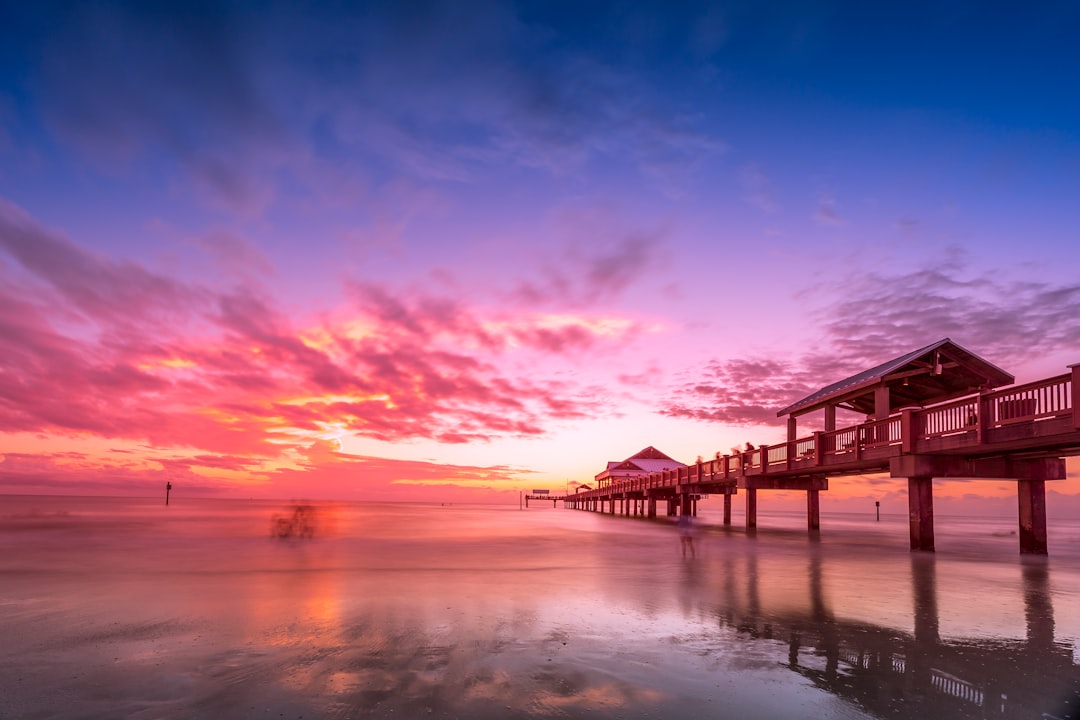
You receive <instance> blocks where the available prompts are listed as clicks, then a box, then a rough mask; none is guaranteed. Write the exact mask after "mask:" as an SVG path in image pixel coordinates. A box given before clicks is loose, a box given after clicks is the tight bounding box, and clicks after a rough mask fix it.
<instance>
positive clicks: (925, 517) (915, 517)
mask: <svg viewBox="0 0 1080 720" xmlns="http://www.w3.org/2000/svg"><path fill="white" fill-rule="evenodd" d="M908 522H909V525H910V533H911V549H912V550H929V551H930V552H933V551H934V479H933V478H932V477H929V476H925V475H924V476H918V477H909V478H908Z"/></svg>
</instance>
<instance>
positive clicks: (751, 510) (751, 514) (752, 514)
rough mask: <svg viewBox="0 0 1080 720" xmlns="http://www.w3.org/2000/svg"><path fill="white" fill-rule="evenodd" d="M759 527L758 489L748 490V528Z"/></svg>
mask: <svg viewBox="0 0 1080 720" xmlns="http://www.w3.org/2000/svg"><path fill="white" fill-rule="evenodd" d="M756 527H757V489H755V488H746V528H747V530H749V529H750V528H756Z"/></svg>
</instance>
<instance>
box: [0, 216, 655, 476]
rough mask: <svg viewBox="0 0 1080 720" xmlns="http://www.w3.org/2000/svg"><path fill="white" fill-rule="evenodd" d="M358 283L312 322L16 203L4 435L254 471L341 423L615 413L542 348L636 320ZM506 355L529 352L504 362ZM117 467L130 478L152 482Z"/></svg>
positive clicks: (616, 335)
mask: <svg viewBox="0 0 1080 720" xmlns="http://www.w3.org/2000/svg"><path fill="white" fill-rule="evenodd" d="M631 264H632V263H631ZM351 292H352V293H353V297H354V299H355V303H354V304H353V305H352V306H350V307H347V308H342V309H339V311H338V313H337V315H336V316H335V319H327V318H321V319H319V318H316V319H313V320H306V321H301V320H298V319H295V318H291V317H288V316H286V315H285V314H284V313H282V312H281V311H280V310H279V309H277V308H276V306H275V304H274V303H273V301H272V300H271V299H270V298H269V297H268V296H266V295H265V294H264V293H263V292H262V291H261V290H259V289H258V288H257V287H247V288H243V289H233V290H230V291H227V292H222V291H218V290H214V289H213V288H210V287H203V286H199V285H195V284H191V283H183V282H180V281H176V280H170V279H168V278H164V277H161V276H158V275H156V274H154V273H152V272H150V271H148V270H146V269H145V268H143V267H141V266H139V265H137V264H135V263H130V262H114V261H112V260H110V259H108V258H106V257H103V256H99V255H95V254H92V253H89V252H87V251H85V250H84V249H82V248H80V247H79V246H78V245H76V244H75V243H73V242H71V241H69V240H67V239H66V238H63V237H62V236H60V235H58V234H57V233H55V232H53V231H50V230H48V229H46V228H43V227H41V226H40V225H38V224H37V223H36V222H35V221H34V220H32V219H31V218H30V217H29V216H27V215H26V214H25V213H24V212H22V211H21V210H19V209H18V208H16V207H15V206H13V205H11V204H10V203H5V204H3V205H0V330H2V331H3V332H2V334H0V351H2V352H4V354H5V364H4V372H2V373H0V432H7V433H17V432H44V433H56V434H58V435H60V436H68V437H107V438H116V439H125V440H128V441H132V442H138V443H146V444H148V446H149V448H150V450H148V451H147V452H146V453H143V455H144V456H145V457H153V459H154V461H155V462H159V463H160V464H161V465H162V467H163V468H166V469H167V470H168V471H170V472H190V470H191V468H193V467H196V466H200V467H204V468H206V467H209V468H215V469H220V470H226V469H231V470H236V471H245V469H246V468H250V467H255V466H256V465H258V463H259V462H262V461H267V460H275V459H276V460H280V459H281V458H282V457H283V456H284V455H285V454H286V453H288V452H289V451H295V450H299V449H302V448H304V447H306V446H308V445H310V443H312V442H313V441H318V440H319V439H322V438H326V437H329V436H332V435H333V434H335V433H336V434H338V435H340V434H355V435H359V436H366V437H370V438H374V439H378V440H383V441H388V442H396V441H400V440H405V439H428V440H434V441H437V442H441V443H447V444H459V443H465V442H484V441H490V440H494V439H497V438H502V437H533V436H538V435H541V434H543V433H544V432H545V431H546V429H547V427H548V426H549V425H550V424H551V423H553V422H558V421H560V420H566V419H574V418H580V417H583V416H585V415H587V414H589V413H592V412H598V411H599V410H600V409H601V408H602V407H603V401H602V399H601V398H602V394H601V393H598V392H596V389H595V388H587V387H583V386H582V385H581V384H580V382H579V381H575V380H572V379H569V378H565V377H558V376H557V375H555V374H548V373H546V372H545V371H544V370H543V363H544V362H545V359H546V358H553V357H556V358H557V357H562V356H564V355H568V354H572V353H574V352H577V351H582V350H585V349H589V348H594V347H598V346H603V345H608V346H611V347H618V346H619V345H621V344H622V343H625V342H626V341H627V339H628V338H632V337H633V335H634V333H636V332H637V329H636V327H635V325H634V323H632V322H626V321H622V320H617V321H613V320H612V319H610V318H590V317H587V316H572V315H560V316H547V315H541V314H535V313H533V312H531V311H528V312H526V311H517V310H515V309H514V308H500V309H498V310H496V311H492V310H490V309H486V308H483V307H480V306H475V305H470V304H468V303H467V302H465V300H464V299H463V298H461V297H439V296H433V295H426V294H419V295H416V294H409V295H408V296H407V299H406V296H405V295H403V294H401V293H398V292H396V291H394V290H392V289H390V288H387V287H382V286H374V285H364V286H360V285H356V286H353V287H352V289H351ZM510 354H515V356H516V357H517V358H518V360H517V361H516V362H514V363H504V362H502V359H503V357H504V356H508V355H510ZM163 450H176V451H181V450H182V452H180V453H179V454H175V453H174V454H173V455H170V456H168V457H165V456H162V454H161V453H162V451H163ZM214 458H218V459H214ZM220 458H231V459H229V460H220ZM245 458H246V459H245ZM14 462H15V460H10V461H9V467H8V472H9V473H14V474H15V475H19V474H20V473H21V472H22V471H21V470H17V469H12V467H13V466H11V465H10V463H14ZM103 467H105V468H107V469H108V473H109V476H110V477H113V478H116V481H117V482H124V481H127V480H131V481H132V482H134V481H135V479H136V478H138V477H141V475H140V473H135V472H134V471H130V472H129V471H128V470H126V469H125V468H124V467H123V466H118V465H116V464H115V463H113V464H108V463H107V464H105V465H103ZM49 470H50V471H53V470H55V468H50V469H49ZM141 472H142V474H145V472H144V471H141ZM45 474H47V473H40V476H42V477H44V476H45ZM62 475H63V476H64V477H73V476H72V473H71V471H67V472H65V473H62ZM198 482H199V483H201V484H202V485H205V486H207V487H210V486H212V483H209V484H208V481H206V480H205V479H198Z"/></svg>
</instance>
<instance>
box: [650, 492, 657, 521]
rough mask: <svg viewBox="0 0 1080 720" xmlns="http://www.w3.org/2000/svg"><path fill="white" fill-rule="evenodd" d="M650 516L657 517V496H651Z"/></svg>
mask: <svg viewBox="0 0 1080 720" xmlns="http://www.w3.org/2000/svg"><path fill="white" fill-rule="evenodd" d="M649 517H650V518H654V517H656V498H654V497H651V498H649Z"/></svg>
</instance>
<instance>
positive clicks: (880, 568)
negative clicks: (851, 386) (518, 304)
mask: <svg viewBox="0 0 1080 720" xmlns="http://www.w3.org/2000/svg"><path fill="white" fill-rule="evenodd" d="M213 507H215V506H213V505H206V506H205V507H203V506H200V507H198V508H194V507H193V508H192V509H191V511H190V513H188V514H186V515H185V514H173V513H171V514H170V515H169V516H168V518H171V520H170V521H169V522H177V523H179V526H178V527H172V526H168V527H163V526H162V525H161V524H160V523H159V524H153V523H139V524H135V525H131V526H128V525H124V526H123V527H124V530H123V531H122V532H121V531H119V530H118V528H119V527H120V526H119V525H116V524H115V522H113V520H115V518H112V519H111V520H110V521H109V523H108V524H106V525H100V526H99V524H97V523H95V524H88V523H87V522H85V521H83V520H81V519H80V517H81V516H78V515H77V514H75V515H72V516H71V517H68V518H61V520H62V521H63V522H62V523H61V524H60V526H57V527H55V528H54V527H52V526H50V528H51V529H49V528H42V527H38V525H37V524H35V523H37V520H36V519H34V518H32V517H29V516H28V514H27V513H22V512H21V511H19V513H16V509H13V510H12V514H13V515H14V514H19V516H20V517H19V518H16V519H14V520H12V523H13V527H12V528H11V529H10V531H6V530H4V528H0V543H4V542H8V541H9V540H10V539H11V538H17V541H18V546H19V547H20V548H22V547H23V546H24V545H25V544H26V540H27V538H29V537H33V538H37V539H38V541H39V542H38V549H37V550H34V551H32V552H31V553H30V554H29V555H28V554H26V553H21V554H20V553H9V554H6V555H0V571H5V572H6V575H5V586H4V591H5V594H6V595H9V596H10V597H11V603H12V604H9V605H8V606H7V609H6V611H5V614H3V615H0V633H2V634H0V637H4V639H5V645H4V646H2V647H0V690H4V691H5V695H6V697H7V698H11V697H12V696H11V695H10V693H7V692H6V691H7V690H9V689H11V688H8V687H5V686H4V683H5V678H8V677H15V675H13V673H15V672H17V673H19V676H24V677H27V678H28V680H27V681H26V683H24V685H25V686H27V687H29V686H35V687H40V688H45V687H46V684H47V683H46V678H48V679H49V680H48V682H58V687H57V690H58V691H59V693H61V694H66V696H67V697H78V698H89V697H95V698H108V699H109V702H110V703H111V704H110V706H109V707H108V708H104V707H103V706H99V705H95V704H94V702H97V701H93V702H91V701H89V700H88V701H87V702H89V703H90V704H89V705H87V708H88V709H87V713H88V714H90V713H91V712H92V711H95V710H101V712H102V713H104V714H109V713H117V712H119V714H125V715H136V714H138V713H139V712H142V711H145V710H146V709H147V708H151V707H152V708H154V712H155V713H156V714H159V715H160V714H169V712H171V711H176V712H175V713H174V714H180V715H183V714H188V715H190V714H197V713H200V712H201V713H202V714H204V715H206V716H242V715H250V714H253V713H254V712H256V711H257V712H259V713H261V712H264V711H265V710H266V709H269V708H272V709H273V711H274V713H275V715H276V714H278V713H284V714H285V716H292V717H296V716H297V715H301V714H302V715H304V716H305V717H322V716H327V717H335V716H348V715H354V716H361V717H362V716H372V715H375V716H383V715H386V716H390V715H393V716H397V717H415V716H421V717H422V716H426V715H427V714H428V712H429V711H430V712H431V714H432V715H433V716H439V715H440V714H446V715H451V716H452V715H458V716H460V717H481V718H483V717H490V718H496V717H499V718H502V717H526V716H529V717H537V716H541V717H547V716H550V717H580V716H585V715H589V716H592V717H598V718H613V717H623V718H632V717H638V718H642V717H646V716H651V717H659V716H671V717H674V716H679V717H682V716H687V715H698V716H700V715H701V714H702V713H705V714H708V711H709V710H714V709H716V708H719V707H724V708H725V710H730V711H731V712H730V713H729V715H730V716H738V717H741V718H765V717H780V716H785V714H784V708H785V707H787V708H789V709H790V708H792V707H801V708H811V709H808V710H806V711H805V712H804V713H803V714H802V716H805V717H811V716H825V715H831V716H845V717H860V716H861V715H860V713H859V712H858V711H857V710H856V709H855V708H857V707H860V706H862V707H869V706H868V705H866V704H865V703H867V702H870V701H869V700H866V699H865V698H862V696H861V695H860V693H862V692H863V691H864V690H866V689H867V688H871V689H872V688H877V687H879V686H880V687H885V688H887V689H888V692H889V693H892V694H893V695H894V696H895V697H899V698H902V699H903V701H904V703H905V705H904V707H910V708H917V709H919V711H925V714H926V715H927V716H933V715H934V714H935V712H936V713H937V714H938V715H941V711H943V709H949V708H947V707H946V705H947V704H948V703H951V702H956V701H957V700H958V698H957V697H956V695H955V693H953V694H950V692H949V689H950V688H953V689H955V688H961V690H963V689H964V688H968V687H969V686H970V687H972V688H975V689H976V690H978V691H979V692H982V693H984V695H983V696H984V697H990V696H992V695H993V694H994V693H995V692H996V693H997V694H998V695H1000V693H1001V692H1003V691H1004V692H1006V693H1007V694H1008V695H1009V698H1010V702H1011V703H1015V707H1017V708H1018V711H1019V710H1027V709H1037V710H1039V711H1042V710H1046V709H1047V708H1048V707H1049V706H1047V707H1042V706H1038V707H1037V705H1038V703H1037V702H1036V700H1034V699H1031V698H1034V697H1035V696H1037V695H1038V696H1046V697H1051V696H1053V694H1054V693H1060V691H1061V687H1062V685H1061V682H1062V678H1067V677H1076V675H1077V673H1076V666H1075V663H1074V661H1073V659H1072V654H1071V653H1072V647H1071V644H1075V642H1076V637H1077V636H1078V635H1077V632H1078V628H1077V623H1076V616H1075V613H1070V612H1069V607H1070V606H1069V604H1068V603H1067V602H1062V601H1061V598H1062V597H1071V596H1073V595H1075V594H1076V592H1077V591H1080V580H1078V579H1077V577H1076V575H1075V573H1071V572H1068V571H1064V572H1063V571H1060V570H1059V566H1060V565H1061V563H1060V561H1058V562H1057V563H1056V564H1055V565H1054V566H1052V567H1051V566H1050V565H1046V564H1044V565H1031V564H1028V563H1025V564H1023V565H1022V566H1018V565H1017V564H1016V562H1015V560H1014V556H1013V554H1012V553H1013V550H1014V548H1012V546H1010V547H1009V548H1008V550H1009V556H1008V562H994V561H986V562H979V563H972V562H969V561H967V560H965V559H963V558H945V557H937V558H935V557H933V556H929V557H928V556H912V555H911V554H910V553H908V552H907V551H906V549H905V548H903V547H899V548H891V547H889V546H885V547H882V546H880V545H873V546H872V547H869V548H867V547H864V546H863V545H862V544H855V545H851V544H849V545H844V544H843V541H842V533H840V532H839V531H835V530H833V531H830V532H831V533H832V534H830V535H829V536H828V537H826V538H825V539H824V540H823V541H822V542H821V543H818V544H814V545H808V544H807V542H806V540H805V535H803V534H801V533H798V534H797V533H794V532H789V531H781V532H776V531H769V530H765V531H762V532H760V533H759V534H758V536H757V538H756V539H753V538H750V537H748V536H746V535H745V534H743V533H727V532H724V533H720V532H716V531H706V532H703V533H702V536H701V547H700V548H699V553H698V556H697V558H686V559H685V560H684V559H683V558H682V557H681V553H680V548H679V541H678V536H677V533H675V532H674V528H673V527H671V526H670V525H666V524H662V523H650V522H646V521H636V520H624V519H622V518H619V519H611V520H607V519H603V521H600V520H598V519H597V518H596V517H593V516H591V514H585V513H572V512H569V511H568V512H562V511H550V510H544V511H536V512H544V514H543V515H542V516H540V517H538V518H537V520H536V521H535V522H533V521H532V518H533V517H534V515H532V514H530V513H517V512H514V511H509V513H510V514H509V515H507V514H505V512H507V511H504V513H503V514H500V512H499V511H494V510H485V511H475V512H474V511H472V510H469V509H465V508H463V509H456V508H455V513H460V514H461V515H462V516H463V518H462V519H463V524H464V527H463V528H462V530H463V532H462V534H461V536H459V535H457V534H456V533H455V523H454V520H453V517H454V516H452V515H449V514H447V513H442V512H441V510H442V509H441V508H439V509H434V510H433V511H432V512H433V513H440V514H438V516H437V517H436V518H435V519H434V520H433V521H432V522H430V523H428V524H427V525H426V526H425V527H424V530H423V532H420V531H417V532H410V529H411V527H412V526H413V524H414V523H415V521H416V520H418V519H419V520H423V518H424V517H425V513H424V512H423V509H420V508H415V507H411V508H403V509H402V512H401V513H397V512H395V509H394V508H393V507H392V506H387V507H379V508H377V510H374V511H369V510H365V509H363V508H361V507H360V506H354V507H351V508H348V509H347V512H343V514H342V515H341V522H340V531H339V532H337V533H334V534H333V535H332V536H324V535H323V534H322V532H321V530H320V533H319V535H317V536H316V537H315V538H314V539H312V540H310V541H308V540H305V541H303V542H281V541H279V540H272V539H270V538H267V537H266V534H265V522H266V519H267V518H268V517H269V516H270V514H271V512H273V511H274V510H276V509H278V506H276V505H275V506H268V505H265V504H263V505H256V506H253V509H252V510H251V511H250V512H251V514H250V518H254V519H257V520H258V522H252V523H248V522H247V521H246V520H244V519H243V518H240V519H238V520H237V521H236V522H237V523H238V525H237V526H236V527H232V526H229V525H228V523H226V522H225V520H224V519H223V518H219V517H218V516H216V515H215V514H213V513H212V512H209V511H210V510H212V509H213ZM172 509H173V510H175V509H180V510H183V506H181V507H180V508H172ZM46 510H48V509H46ZM43 512H45V511H44V510H43ZM50 512H51V511H50ZM184 512H188V511H186V510H184ZM326 512H327V514H329V513H330V510H329V509H328V510H327V511H326ZM23 515H27V517H26V518H22V516H23ZM50 517H51V516H50ZM322 517H323V515H322V514H320V519H321V518H322ZM20 518H22V519H20ZM24 521H25V522H24ZM19 523H23V524H22V525H20V524H19ZM485 523H486V525H487V526H488V533H489V536H490V537H491V540H489V541H488V542H482V541H479V540H478V539H477V537H476V532H477V528H478V527H479V526H480V525H482V524H485ZM14 525H18V527H14ZM69 526H71V527H69ZM72 527H75V528H78V529H79V531H80V532H79V533H78V535H79V537H80V539H83V540H85V539H89V540H90V542H89V543H82V544H80V546H79V547H78V548H77V549H70V548H69V546H70V539H71V533H70V532H69V531H70V530H71V529H72ZM91 527H95V528H97V529H94V530H91V529H90V528H91ZM321 527H322V526H321V525H320V528H321ZM241 529H248V530H249V531H250V536H251V537H250V540H242V539H236V538H237V536H238V535H239V534H241V533H240V530H241ZM159 532H160V533H161V535H158V533H159ZM530 532H534V533H542V534H543V535H544V537H543V541H542V542H537V541H535V540H534V539H533V538H531V537H530ZM5 533H6V534H5ZM61 536H62V537H61ZM5 538H8V539H7V540H5ZM223 538H225V539H227V541H226V540H223ZM860 542H861V541H860ZM31 546H33V543H31ZM491 546H497V547H498V548H499V552H491ZM45 548H47V551H46V549H45ZM60 548H68V549H67V550H65V551H64V552H59V549H60ZM28 557H29V558H33V560H34V564H35V565H36V566H37V567H36V570H35V572H33V573H28V572H25V571H26V570H27V569H28V568H29V565H28V560H27V558H28ZM84 560H85V562H83V561H84ZM13 571H15V572H13ZM8 580H10V582H8ZM1055 600H1056V603H1055ZM1055 604H1056V605H1057V607H1055ZM993 608H1008V609H1009V612H1008V613H1001V612H999V611H993ZM8 610H10V612H8ZM1055 610H1056V611H1057V616H1056V617H1055ZM957 618H962V622H960V621H958V620H957ZM972 627H976V628H978V629H979V630H980V634H974V635H972V634H968V631H969V630H970V629H971V628H972ZM935 628H936V629H935ZM1070 643H1071V644H1070ZM1036 669H1037V674H1035V675H1033V674H1032V673H1035V672H1036ZM941 673H945V674H946V675H949V676H951V677H953V678H959V679H960V680H962V681H963V683H967V685H964V684H962V683H961V684H956V683H954V684H953V685H948V686H947V685H946V684H943V682H944V681H943V680H941V678H944V677H945V676H944V675H942V674H941ZM56 678H61V680H59V681H56V680H55V679H56ZM935 678H937V679H936V680H935ZM1000 678H1008V679H1009V682H1010V683H1012V684H1011V685H1010V686H1009V687H1005V688H1004V689H1003V688H1000V687H998V686H997V685H995V684H994V683H997V682H999V679H1000ZM935 683H937V684H935ZM954 686H955V687H954ZM762 688H768V692H765V693H763V692H762ZM15 689H16V690H17V689H18V688H15ZM866 691H867V692H869V690H866ZM965 692H966V690H965ZM1025 692H1026V693H1027V695H1025V694H1024V693H1025ZM35 693H36V694H35ZM912 693H914V695H912ZM56 696H57V697H59V696H60V694H57V695H56ZM50 697H51V695H49V694H47V693H45V692H44V690H36V691H34V692H31V691H30V690H23V691H22V695H21V696H19V698H17V699H15V700H11V699H7V700H6V701H7V702H9V703H12V702H13V703H16V704H15V705H13V707H27V708H29V707H35V708H41V707H45V708H48V707H55V701H54V700H50ZM1025 698H1027V699H1025ZM960 700H962V698H960ZM100 702H102V703H103V702H105V701H104V700H101V701H100ZM964 702H966V701H964ZM50 703H53V705H50ZM969 706H970V707H974V706H972V705H971V703H969V702H966V704H965V705H962V706H961V707H965V708H966V707H969ZM896 707H899V706H896V705H895V704H893V705H883V706H881V707H880V708H879V709H880V710H882V714H887V713H892V712H893V710H894V709H895V708H896ZM252 708H254V709H255V710H252ZM117 709H119V711H118V710H117ZM736 709H737V710H738V712H737V713H736V712H735V710H736ZM1050 709H1051V710H1052V708H1050ZM819 710H820V711H821V712H818V711H819ZM294 711H295V712H294ZM911 712H914V710H912V711H911ZM837 713H839V715H838V714H837ZM55 714H56V715H58V716H61V717H62V716H63V712H60V711H58V712H57V713H55ZM789 714H790V713H789ZM899 716H900V717H908V716H910V717H916V715H908V716H905V715H903V714H901V715H899ZM945 716H949V717H965V715H963V714H956V713H953V714H951V715H949V714H946V715H945Z"/></svg>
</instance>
